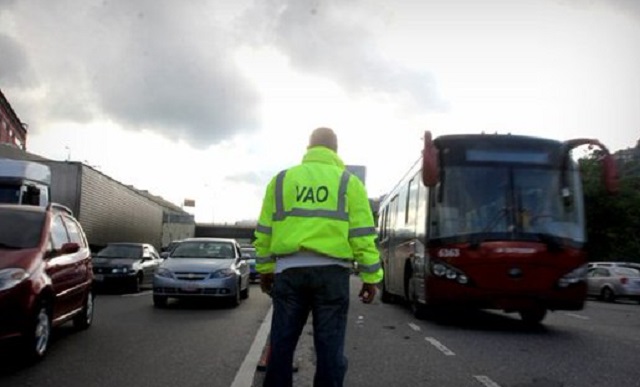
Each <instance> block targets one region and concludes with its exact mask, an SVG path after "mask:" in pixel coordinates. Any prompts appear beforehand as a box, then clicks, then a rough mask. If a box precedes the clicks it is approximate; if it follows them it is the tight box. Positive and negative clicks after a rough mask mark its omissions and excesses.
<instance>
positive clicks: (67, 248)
mask: <svg viewBox="0 0 640 387" xmlns="http://www.w3.org/2000/svg"><path fill="white" fill-rule="evenodd" d="M79 250H80V245H79V244H77V243H76V242H68V243H65V244H63V245H62V247H60V249H59V250H58V253H60V254H73V253H77V252H78V251H79Z"/></svg>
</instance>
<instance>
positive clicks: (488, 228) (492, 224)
mask: <svg viewBox="0 0 640 387" xmlns="http://www.w3.org/2000/svg"><path fill="white" fill-rule="evenodd" d="M507 212H508V208H507V207H502V208H501V209H500V210H498V213H497V214H495V216H494V217H493V218H491V219H490V220H489V222H488V223H487V225H486V226H484V228H483V229H482V230H481V231H480V233H481V234H484V233H487V232H489V231H491V230H492V229H493V228H494V227H495V226H496V225H497V224H498V222H499V221H500V220H501V219H502V218H504V217H505V216H506V215H507Z"/></svg>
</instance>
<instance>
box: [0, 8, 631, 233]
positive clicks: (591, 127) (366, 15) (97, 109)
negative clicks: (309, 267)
mask: <svg viewBox="0 0 640 387" xmlns="http://www.w3.org/2000/svg"><path fill="white" fill-rule="evenodd" d="M639 47H640V2H638V1H636V0H495V1H494V0H486V1H477V0H446V1H445V0H396V1H382V0H366V1H365V0H255V1H251V0H216V1H204V0H201V1H200V0H192V1H188V2H187V1H177V0H174V1H170V0H137V1H113V0H57V1H47V0H40V1H37V0H20V1H17V0H0V88H1V89H2V91H3V92H4V94H5V96H6V97H7V98H8V99H9V101H10V103H11V104H12V106H13V108H14V110H15V111H16V113H17V114H18V116H19V118H20V119H21V120H22V121H23V122H25V123H27V124H28V125H29V134H28V140H27V141H28V142H27V149H28V150H29V151H30V152H33V153H37V154H40V155H43V156H45V157H49V158H52V159H57V160H66V159H70V160H73V161H83V162H85V163H86V164H89V165H92V166H94V167H96V168H97V169H99V170H101V171H102V172H104V173H106V174H108V175H110V176H112V177H113V178H115V179H117V180H120V181H122V182H123V183H126V184H133V185H135V186H136V187H137V188H140V189H147V190H149V191H150V192H152V193H154V194H157V195H160V196H163V197H164V198H166V199H168V200H170V201H172V202H175V203H177V204H180V203H181V202H182V201H183V199H185V198H189V199H194V200H195V201H196V207H195V208H194V209H189V211H191V212H192V213H194V214H195V216H196V221H198V222H210V221H211V220H214V221H215V222H234V221H237V220H245V219H255V218H256V217H257V215H258V212H259V209H260V201H261V198H262V195H263V192H264V187H265V185H266V183H267V182H268V180H269V179H270V177H271V176H272V175H273V174H274V173H276V172H277V171H279V170H281V169H283V168H286V167H288V166H290V165H291V164H294V163H298V162H299V161H300V159H301V157H302V155H303V153H304V151H305V147H306V143H307V139H308V135H309V133H310V132H311V130H312V129H314V128H316V127H318V126H329V127H332V128H333V129H334V130H335V131H336V132H337V134H338V136H339V142H340V145H339V148H340V149H339V153H340V155H341V156H342V158H343V159H344V161H345V162H346V163H347V164H356V165H365V166H366V167H367V181H366V184H367V188H368V190H369V195H370V196H372V197H374V196H379V195H381V194H383V193H384V192H385V191H386V190H387V189H389V188H390V187H391V186H392V185H393V184H394V182H395V179H396V178H397V177H398V175H399V174H401V173H402V172H403V171H404V170H405V169H407V168H408V167H409V166H410V165H411V164H412V163H413V162H414V161H415V160H416V159H417V158H418V156H419V154H420V146H421V136H422V134H423V132H424V131H425V130H431V131H432V133H433V134H434V135H435V136H437V135H442V134H450V133H480V132H482V131H485V132H491V133H494V132H498V133H514V134H516V133H517V134H528V135H537V136H543V137H550V138H555V139H559V140H565V139H569V138H573V137H594V138H598V139H600V140H601V141H602V142H603V143H604V144H605V145H606V146H608V147H609V148H610V149H611V150H612V151H616V150H619V149H624V148H628V147H631V146H634V145H635V144H636V141H637V140H638V139H640V71H639V70H638V69H640V50H639V49H638V48H639Z"/></svg>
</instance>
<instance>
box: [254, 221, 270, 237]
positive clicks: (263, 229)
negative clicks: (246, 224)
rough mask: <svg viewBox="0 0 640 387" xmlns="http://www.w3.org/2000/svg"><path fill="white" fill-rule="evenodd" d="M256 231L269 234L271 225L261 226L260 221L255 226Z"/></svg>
mask: <svg viewBox="0 0 640 387" xmlns="http://www.w3.org/2000/svg"><path fill="white" fill-rule="evenodd" d="M256 231H258V232H261V233H263V234H267V235H271V227H267V226H263V225H261V224H260V223H258V225H257V226H256Z"/></svg>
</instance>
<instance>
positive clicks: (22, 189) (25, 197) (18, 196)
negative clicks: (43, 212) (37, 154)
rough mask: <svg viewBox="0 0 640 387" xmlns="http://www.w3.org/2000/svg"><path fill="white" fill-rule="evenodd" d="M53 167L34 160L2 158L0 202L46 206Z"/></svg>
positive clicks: (0, 160) (0, 165) (0, 166)
mask: <svg viewBox="0 0 640 387" xmlns="http://www.w3.org/2000/svg"><path fill="white" fill-rule="evenodd" d="M50 198H51V169H50V168H49V167H48V166H46V165H44V164H40V163H37V162H34V161H27V160H11V159H0V203H13V204H31V205H39V206H46V205H47V204H49V200H50Z"/></svg>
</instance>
